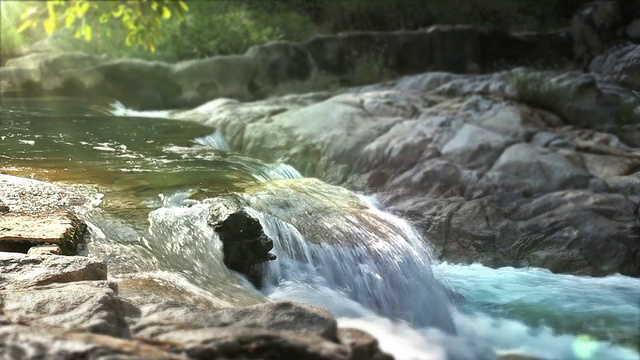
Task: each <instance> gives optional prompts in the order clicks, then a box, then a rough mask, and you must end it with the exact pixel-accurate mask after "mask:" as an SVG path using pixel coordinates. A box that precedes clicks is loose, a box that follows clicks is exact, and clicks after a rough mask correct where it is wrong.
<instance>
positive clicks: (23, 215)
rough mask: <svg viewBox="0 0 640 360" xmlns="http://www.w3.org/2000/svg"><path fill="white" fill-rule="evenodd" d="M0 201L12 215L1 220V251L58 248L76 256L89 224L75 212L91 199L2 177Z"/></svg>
mask: <svg viewBox="0 0 640 360" xmlns="http://www.w3.org/2000/svg"><path fill="white" fill-rule="evenodd" d="M0 199H2V201H3V202H4V204H5V205H4V206H5V208H9V209H10V210H11V211H10V212H7V213H3V214H2V215H1V216H0V249H4V251H11V250H14V251H20V252H25V253H26V252H27V251H28V249H29V247H31V246H32V245H41V244H55V245H57V246H58V247H59V248H60V250H61V253H62V254H66V255H68V254H75V253H76V252H77V250H78V245H79V244H81V243H82V242H83V241H84V234H85V231H86V224H85V223H84V222H83V221H82V220H80V219H79V218H78V217H77V216H76V215H75V214H74V212H77V211H80V209H81V208H82V207H83V206H86V205H88V203H89V201H88V199H86V198H84V197H82V196H79V195H77V194H74V193H71V192H69V191H66V190H64V189H62V188H60V187H58V186H55V185H52V184H48V183H44V182H41V181H36V180H31V179H24V178H19V177H13V176H8V175H0Z"/></svg>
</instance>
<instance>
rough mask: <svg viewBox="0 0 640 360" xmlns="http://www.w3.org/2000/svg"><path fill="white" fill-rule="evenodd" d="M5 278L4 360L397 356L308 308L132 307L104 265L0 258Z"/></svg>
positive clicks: (1, 296)
mask: <svg viewBox="0 0 640 360" xmlns="http://www.w3.org/2000/svg"><path fill="white" fill-rule="evenodd" d="M0 276H1V277H2V282H1V286H0V349H1V351H2V354H3V356H4V357H3V358H6V359H42V358H56V359H57V358H60V359H68V358H79V357H81V358H89V359H97V358H103V357H105V356H107V357H110V358H111V357H117V358H118V359H211V358H226V359H246V358H270V359H291V358H300V359H353V360H356V359H379V360H387V359H391V357H390V356H388V355H386V354H384V353H382V352H381V351H380V349H379V348H378V346H377V342H376V341H375V339H373V338H371V337H368V335H367V334H363V335H362V334H361V336H360V337H359V338H358V339H359V341H356V340H354V336H353V335H350V334H352V331H354V330H349V329H344V330H341V331H340V332H339V331H338V328H337V323H336V321H335V319H334V318H333V316H332V315H331V313H330V312H329V311H327V310H324V309H321V308H317V307H313V306H309V305H303V304H297V303H292V302H267V303H263V304H258V305H253V306H246V307H238V308H224V309H218V308H212V307H211V306H210V305H206V304H203V303H192V302H190V301H189V300H187V298H184V297H183V298H182V300H183V301H184V302H175V301H166V300H165V301H156V300H157V299H147V301H140V300H137V301H136V304H135V305H134V303H132V302H130V301H129V300H128V299H127V298H126V297H123V296H119V295H118V285H117V284H116V283H113V282H110V281H107V278H106V276H107V272H106V264H105V263H103V262H100V261H96V260H93V259H89V258H84V257H74V256H55V255H51V256H32V255H25V254H17V253H3V252H0ZM363 342H364V343H363Z"/></svg>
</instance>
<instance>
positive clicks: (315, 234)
mask: <svg viewBox="0 0 640 360" xmlns="http://www.w3.org/2000/svg"><path fill="white" fill-rule="evenodd" d="M233 196H234V198H235V199H236V200H237V201H238V202H239V203H241V204H243V210H242V211H241V212H244V213H246V214H248V215H249V216H252V217H255V218H258V219H259V220H260V223H261V225H262V227H263V229H264V232H265V233H266V235H267V236H269V237H270V238H271V239H272V240H273V243H274V253H275V254H276V255H277V256H278V259H277V260H276V261H271V262H269V263H267V264H265V265H264V266H263V271H264V273H263V274H262V276H263V277H264V279H263V282H262V285H263V288H264V291H266V292H269V289H270V288H271V287H273V286H277V285H279V284H281V283H283V282H286V281H293V282H305V283H308V284H311V286H324V287H328V288H331V289H334V290H336V291H339V292H342V293H344V294H346V295H347V296H348V297H349V298H351V299H353V300H355V301H357V302H359V303H360V304H362V305H364V306H365V307H367V308H369V309H372V310H374V311H376V312H379V313H381V314H383V315H385V316H388V317H391V318H395V319H402V320H406V321H409V322H411V323H414V324H416V325H430V326H436V327H438V328H440V329H442V330H444V331H446V332H449V333H455V327H454V325H453V321H452V319H451V315H450V313H449V308H448V303H447V301H446V297H445V295H444V291H443V288H442V286H441V285H440V284H439V283H438V282H437V281H436V279H435V278H434V277H433V274H432V273H431V269H430V265H431V264H430V262H431V253H430V250H429V248H428V246H427V244H426V243H425V242H424V240H423V239H422V238H420V236H418V235H417V233H416V232H415V231H414V230H413V229H412V228H411V226H409V225H408V224H407V223H406V222H404V221H402V220H400V219H398V218H396V217H394V216H392V215H389V214H386V213H384V212H382V211H379V210H377V209H376V208H374V207H373V206H371V205H369V204H368V203H366V202H365V201H363V200H362V199H361V198H359V197H358V196H356V195H355V194H353V193H351V192H349V191H347V190H345V189H343V188H340V187H336V186H331V185H328V184H325V183H323V182H321V181H319V180H315V179H295V180H275V181H270V182H267V183H264V184H261V185H258V186H256V187H254V188H250V189H247V191H246V192H245V193H243V194H235V195H233ZM221 201H222V202H226V201H228V200H221V199H218V200H214V201H212V202H213V203H214V204H215V203H216V202H218V204H219V203H220V202H221ZM215 206H216V205H214V206H213V207H215ZM217 206H219V205H217ZM213 213H215V211H213ZM225 246H226V244H225ZM250 276H251V275H250Z"/></svg>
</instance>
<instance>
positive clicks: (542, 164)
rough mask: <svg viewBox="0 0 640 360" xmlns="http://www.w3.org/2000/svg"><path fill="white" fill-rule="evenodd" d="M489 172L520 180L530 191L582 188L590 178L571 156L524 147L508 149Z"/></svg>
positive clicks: (522, 145)
mask: <svg viewBox="0 0 640 360" xmlns="http://www.w3.org/2000/svg"><path fill="white" fill-rule="evenodd" d="M490 171H492V172H499V173H504V174H507V175H510V176H512V177H516V178H520V179H522V181H523V182H524V183H525V184H526V185H527V187H528V188H529V189H530V190H531V191H533V192H551V191H557V190H563V189H567V188H578V189H580V188H585V187H587V185H588V184H589V179H590V177H591V175H590V174H589V172H588V171H587V170H586V169H585V168H584V167H583V166H582V164H581V163H580V162H578V161H573V159H572V158H571V157H568V156H563V154H559V153H556V152H552V151H550V150H547V149H545V148H537V147H534V146H531V145H527V144H516V145H513V146H511V147H509V148H508V149H507V150H505V152H504V153H503V154H502V155H501V156H500V158H498V160H497V161H496V162H495V164H493V167H492V168H491V170H490Z"/></svg>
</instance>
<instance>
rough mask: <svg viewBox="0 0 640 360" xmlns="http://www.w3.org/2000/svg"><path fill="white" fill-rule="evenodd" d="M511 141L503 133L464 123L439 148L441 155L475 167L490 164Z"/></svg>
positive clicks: (469, 166)
mask: <svg viewBox="0 0 640 360" xmlns="http://www.w3.org/2000/svg"><path fill="white" fill-rule="evenodd" d="M511 142H512V140H511V139H510V138H508V137H505V136H503V135H500V134H497V133H494V132H492V131H489V130H485V129H483V128H481V127H478V126H475V125H471V124H465V125H464V126H463V127H462V128H461V129H460V130H459V131H458V132H457V133H456V135H455V136H454V137H453V138H452V139H451V140H449V142H447V143H446V144H445V145H444V147H443V148H442V150H441V153H442V156H443V157H444V158H445V159H449V160H451V161H453V162H455V163H459V164H462V165H465V166H466V167H467V168H470V169H475V168H482V167H486V166H487V164H492V163H493V162H494V161H495V160H496V159H497V158H498V156H500V154H501V153H502V151H503V150H504V149H505V148H506V147H507V146H508V145H509V144H510V143H511Z"/></svg>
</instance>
